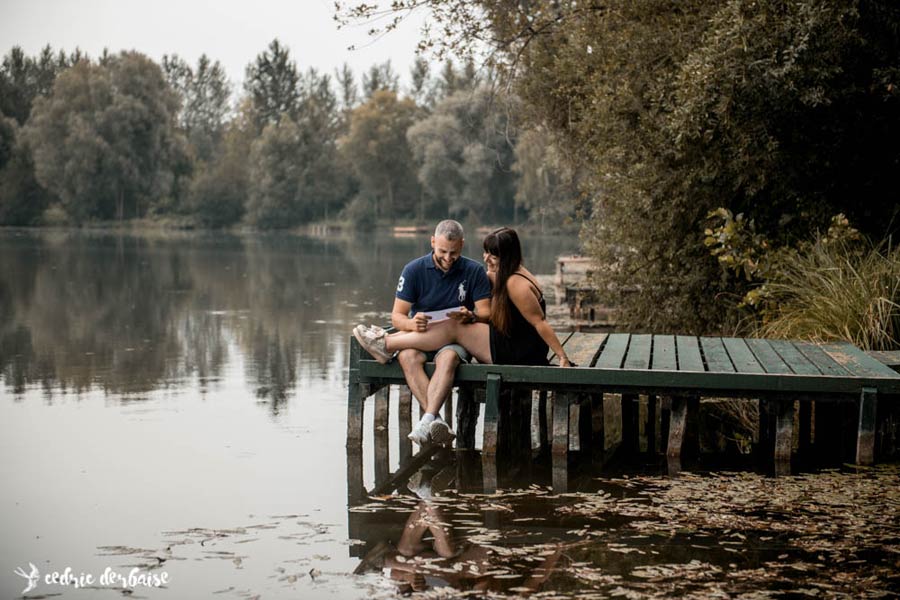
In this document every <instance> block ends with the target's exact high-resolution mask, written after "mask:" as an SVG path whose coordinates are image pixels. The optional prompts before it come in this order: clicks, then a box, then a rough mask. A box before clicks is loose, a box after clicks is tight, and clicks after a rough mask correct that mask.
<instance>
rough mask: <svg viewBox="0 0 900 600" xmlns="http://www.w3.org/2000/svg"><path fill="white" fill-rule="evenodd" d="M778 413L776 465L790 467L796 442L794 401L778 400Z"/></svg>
mask: <svg viewBox="0 0 900 600" xmlns="http://www.w3.org/2000/svg"><path fill="white" fill-rule="evenodd" d="M777 411H778V412H777V423H776V425H775V463H776V464H778V463H781V464H782V465H784V464H787V465H790V462H791V448H792V444H793V440H794V400H793V399H782V400H778V404H777ZM788 472H789V469H788Z"/></svg>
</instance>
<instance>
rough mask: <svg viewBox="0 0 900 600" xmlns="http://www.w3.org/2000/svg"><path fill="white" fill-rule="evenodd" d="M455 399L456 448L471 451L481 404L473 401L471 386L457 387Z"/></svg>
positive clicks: (473, 395)
mask: <svg viewBox="0 0 900 600" xmlns="http://www.w3.org/2000/svg"><path fill="white" fill-rule="evenodd" d="M456 399H457V402H456V423H457V425H456V448H457V449H459V450H463V449H469V450H471V449H474V448H475V427H476V426H477V424H478V414H479V413H480V412H481V403H480V402H477V401H476V400H475V390H474V389H473V388H472V386H471V385H461V386H459V393H458V394H457V397H456Z"/></svg>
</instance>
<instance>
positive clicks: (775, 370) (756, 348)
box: [746, 339, 793, 375]
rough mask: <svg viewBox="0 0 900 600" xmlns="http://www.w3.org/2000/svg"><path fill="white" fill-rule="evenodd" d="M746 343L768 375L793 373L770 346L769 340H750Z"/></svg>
mask: <svg viewBox="0 0 900 600" xmlns="http://www.w3.org/2000/svg"><path fill="white" fill-rule="evenodd" d="M746 342H747V347H749V348H750V350H751V351H752V352H753V355H754V356H756V360H758V361H759V364H760V365H762V368H763V369H764V370H765V371H766V373H772V374H779V375H787V374H790V373H793V371H792V370H791V368H790V367H789V366H788V365H787V363H786V362H784V361H783V360H782V359H781V357H780V356H778V353H777V352H775V350H774V349H773V348H772V346H771V345H770V344H769V340H763V339H748V340H746Z"/></svg>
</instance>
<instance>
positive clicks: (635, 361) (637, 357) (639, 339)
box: [622, 334, 653, 369]
mask: <svg viewBox="0 0 900 600" xmlns="http://www.w3.org/2000/svg"><path fill="white" fill-rule="evenodd" d="M652 343H653V336H652V335H647V334H635V335H632V336H631V342H630V343H629V344H628V353H627V354H626V355H625V362H624V363H623V366H622V368H623V369H649V368H650V349H651V348H650V347H651V344H652Z"/></svg>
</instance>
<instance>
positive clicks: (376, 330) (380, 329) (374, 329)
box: [363, 325, 387, 335]
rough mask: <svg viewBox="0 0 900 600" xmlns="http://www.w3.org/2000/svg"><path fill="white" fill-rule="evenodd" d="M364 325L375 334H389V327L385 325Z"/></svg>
mask: <svg viewBox="0 0 900 600" xmlns="http://www.w3.org/2000/svg"><path fill="white" fill-rule="evenodd" d="M363 327H365V328H367V329H368V330H369V331H371V332H372V333H374V334H375V335H387V329H385V328H384V327H379V326H378V325H363Z"/></svg>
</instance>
